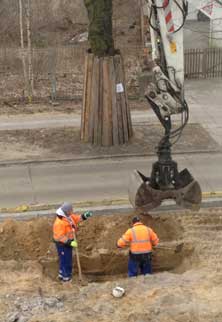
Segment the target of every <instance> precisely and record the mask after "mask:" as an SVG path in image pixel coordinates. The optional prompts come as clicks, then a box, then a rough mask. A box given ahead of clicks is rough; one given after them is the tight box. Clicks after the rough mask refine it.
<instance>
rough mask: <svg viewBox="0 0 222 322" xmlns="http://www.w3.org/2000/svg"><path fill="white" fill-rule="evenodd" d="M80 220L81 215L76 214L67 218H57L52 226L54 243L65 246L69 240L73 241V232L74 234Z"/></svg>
mask: <svg viewBox="0 0 222 322" xmlns="http://www.w3.org/2000/svg"><path fill="white" fill-rule="evenodd" d="M81 220H82V217H81V215H77V214H72V215H71V216H69V217H68V218H66V217H58V216H57V217H56V220H55V222H54V225H53V239H54V241H55V242H60V243H64V244H65V243H67V241H68V240H69V239H74V235H73V230H74V231H75V232H76V229H77V225H78V223H79V222H80V221H81Z"/></svg>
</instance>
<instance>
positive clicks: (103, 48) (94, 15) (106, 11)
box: [84, 0, 114, 57]
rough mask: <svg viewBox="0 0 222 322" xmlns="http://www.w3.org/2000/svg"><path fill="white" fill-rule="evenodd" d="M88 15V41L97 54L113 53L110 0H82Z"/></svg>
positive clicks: (99, 55)
mask: <svg viewBox="0 0 222 322" xmlns="http://www.w3.org/2000/svg"><path fill="white" fill-rule="evenodd" d="M84 3H85V6H86V9H87V11H88V17H89V43H90V47H91V50H92V52H93V53H94V54H95V55H96V56H98V57H101V56H106V55H113V54H114V43H113V34H112V0H96V1H95V0H84Z"/></svg>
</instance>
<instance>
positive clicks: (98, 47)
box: [81, 0, 133, 146]
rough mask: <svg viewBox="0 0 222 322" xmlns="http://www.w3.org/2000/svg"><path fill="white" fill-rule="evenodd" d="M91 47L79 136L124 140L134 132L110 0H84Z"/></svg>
mask: <svg viewBox="0 0 222 322" xmlns="http://www.w3.org/2000/svg"><path fill="white" fill-rule="evenodd" d="M84 2H85V6H86V8H87V11H88V17H89V43H90V50H89V51H88V54H87V55H86V61H85V80H84V97H83V109H82V119H81V139H82V140H83V141H84V142H89V143H92V144H95V145H100V146H112V145H120V144H124V143H127V142H128V141H129V139H130V137H131V136H132V134H133V131H132V123H131V117H130V110H129V106H128V100H127V92H126V86H125V73H124V65H123V59H122V57H121V55H120V54H119V53H118V51H115V49H114V41H113V34H112V0H84Z"/></svg>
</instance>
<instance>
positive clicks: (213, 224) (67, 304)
mask: <svg viewBox="0 0 222 322" xmlns="http://www.w3.org/2000/svg"><path fill="white" fill-rule="evenodd" d="M131 218H132V214H125V215H122V214H121V215H120V214H116V215H109V216H108V215H107V216H100V217H98V216H95V217H93V218H92V219H91V220H89V221H87V222H83V223H81V225H80V230H79V232H78V239H79V244H80V255H81V263H82V266H83V270H84V272H85V273H87V275H88V276H89V277H90V278H92V279H91V281H95V280H98V277H104V275H105V274H113V276H112V278H110V276H109V277H108V278H107V276H106V278H107V279H106V280H108V281H106V282H105V283H89V284H88V285H87V286H85V287H83V288H80V287H79V285H78V284H76V282H74V284H72V285H67V284H65V285H62V284H60V283H58V282H56V280H55V279H54V277H55V276H54V275H53V274H54V273H55V274H56V272H57V267H58V264H57V262H56V259H57V256H56V254H55V248H54V245H53V243H52V241H51V238H52V236H51V230H52V222H53V220H52V219H47V218H44V219H43V218H41V219H40V218H39V219H36V220H32V221H28V222H15V221H11V220H10V221H6V222H4V223H2V224H0V284H1V288H0V299H1V300H0V321H1V322H11V321H24V322H28V321H29V322H43V321H44V322H52V321H53V322H72V321H74V320H75V321H79V322H91V321H99V322H111V321H120V322H125V321H130V322H142V321H144V322H145V321H146V322H148V321H150V322H152V321H157V322H187V321H190V322H194V321H195V322H196V321H206V322H212V321H215V322H216V321H218V322H219V321H221V320H222V310H221V304H220V303H221V292H222V287H221V281H222V274H221V260H220V258H221V255H222V254H221V250H222V248H221V247H220V241H221V237H222V209H220V210H216V209H211V210H201V211H200V212H199V213H190V212H180V213H164V214H160V215H159V216H156V215H155V216H154V217H151V216H147V217H143V218H142V219H143V221H144V222H145V223H146V224H147V225H149V226H151V227H152V228H153V229H154V230H155V231H156V232H157V233H158V235H159V237H160V240H161V245H160V248H159V249H158V250H157V251H156V252H155V256H154V267H155V270H156V271H157V272H158V271H162V270H171V272H162V273H156V274H154V275H152V276H145V277H138V278H135V279H134V278H133V279H126V278H124V279H120V278H119V276H120V275H121V273H122V274H123V273H124V276H126V270H127V266H126V265H127V252H122V251H119V250H116V240H117V239H118V238H119V237H120V236H121V235H122V233H123V232H125V230H126V229H127V228H128V227H129V225H130V224H131ZM206 236H207V238H206ZM9 259H10V260H9ZM50 265H51V266H50ZM172 272H173V273H172ZM175 272H176V273H179V272H180V273H181V274H175ZM90 274H91V275H90ZM116 274H118V275H116ZM49 276H50V277H53V276H54V277H53V279H51V278H49ZM93 277H94V278H93ZM206 277H207V278H206ZM99 280H100V281H101V280H102V279H100V278H99ZM116 285H120V286H122V287H124V289H125V291H126V295H125V296H124V297H123V298H122V299H120V300H117V299H114V298H113V297H112V295H111V291H112V288H113V287H115V286H116Z"/></svg>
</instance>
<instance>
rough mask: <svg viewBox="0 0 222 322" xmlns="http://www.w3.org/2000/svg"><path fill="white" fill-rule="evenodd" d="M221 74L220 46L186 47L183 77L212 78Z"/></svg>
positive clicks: (221, 49)
mask: <svg viewBox="0 0 222 322" xmlns="http://www.w3.org/2000/svg"><path fill="white" fill-rule="evenodd" d="M221 76H222V48H206V49H188V50H186V51H185V77H186V78H188V79H192V78H213V77H221Z"/></svg>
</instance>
